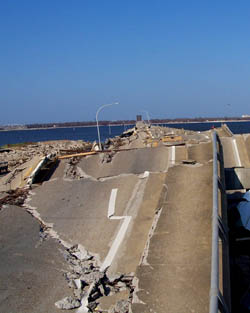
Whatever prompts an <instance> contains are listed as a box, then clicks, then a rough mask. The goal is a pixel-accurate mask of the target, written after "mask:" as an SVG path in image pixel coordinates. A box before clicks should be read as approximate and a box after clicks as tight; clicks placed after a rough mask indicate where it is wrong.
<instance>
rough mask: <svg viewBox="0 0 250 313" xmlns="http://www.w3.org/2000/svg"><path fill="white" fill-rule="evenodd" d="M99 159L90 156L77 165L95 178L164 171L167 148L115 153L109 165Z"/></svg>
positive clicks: (96, 156) (167, 155) (97, 156)
mask: <svg viewBox="0 0 250 313" xmlns="http://www.w3.org/2000/svg"><path fill="white" fill-rule="evenodd" d="M101 158H102V156H101V155H94V156H90V157H87V158H84V159H82V160H81V161H80V163H79V164H78V165H79V167H80V168H81V169H82V170H83V171H84V172H85V173H87V174H88V175H90V176H93V177H95V178H98V177H108V176H116V175H120V174H128V173H130V174H140V173H143V172H144V171H150V172H159V171H165V170H166V169H167V167H168V159H169V148H167V147H164V146H162V147H157V148H143V149H136V150H131V151H123V152H117V153H116V154H115V156H114V157H113V159H112V162H110V163H101Z"/></svg>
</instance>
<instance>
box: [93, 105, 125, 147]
mask: <svg viewBox="0 0 250 313" xmlns="http://www.w3.org/2000/svg"><path fill="white" fill-rule="evenodd" d="M118 103H119V102H114V103H109V104H104V105H102V106H100V108H99V109H98V110H97V112H96V115H95V119H96V127H97V134H98V141H99V149H100V150H102V145H101V137H100V130H99V123H98V114H99V112H100V111H101V110H102V109H103V108H105V107H107V106H110V105H113V104H118Z"/></svg>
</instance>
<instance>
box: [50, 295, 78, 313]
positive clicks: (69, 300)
mask: <svg viewBox="0 0 250 313" xmlns="http://www.w3.org/2000/svg"><path fill="white" fill-rule="evenodd" d="M55 306H56V307H57V308H58V309H61V310H71V309H75V308H79V307H80V306H81V302H80V301H79V300H77V299H74V298H73V297H65V298H63V299H62V300H59V301H57V302H56V303H55Z"/></svg>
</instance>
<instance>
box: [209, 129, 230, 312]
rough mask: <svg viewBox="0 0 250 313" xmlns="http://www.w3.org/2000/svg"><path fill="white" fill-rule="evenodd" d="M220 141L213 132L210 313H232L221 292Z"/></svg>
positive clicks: (224, 235)
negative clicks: (218, 147)
mask: <svg viewBox="0 0 250 313" xmlns="http://www.w3.org/2000/svg"><path fill="white" fill-rule="evenodd" d="M218 145H220V140H219V137H218V134H217V133H216V131H214V132H213V217H212V257H211V286H210V305H209V313H218V312H222V313H230V310H229V308H228V305H227V304H226V302H225V299H224V296H223V295H222V293H221V291H220V276H219V257H220V255H219V239H221V240H222V244H223V243H224V244H228V242H227V236H226V233H225V228H224V226H223V222H222V218H221V216H220V214H219V191H220V192H224V191H223V186H222V183H221V178H220V177H219V174H218V173H219V171H218V162H220V165H221V159H220V154H219V153H218V152H219V151H218V149H217V146H218Z"/></svg>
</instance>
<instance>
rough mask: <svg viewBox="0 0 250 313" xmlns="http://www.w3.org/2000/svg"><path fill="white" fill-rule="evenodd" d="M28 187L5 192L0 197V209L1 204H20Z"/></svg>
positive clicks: (22, 202)
mask: <svg viewBox="0 0 250 313" xmlns="http://www.w3.org/2000/svg"><path fill="white" fill-rule="evenodd" d="M28 193H29V189H27V188H18V189H16V190H10V191H7V192H6V193H5V196H4V197H3V198H1V199H0V210H1V208H2V207H3V205H7V204H8V205H17V206H22V205H23V204H24V202H25V200H26V198H27V196H28Z"/></svg>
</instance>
